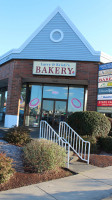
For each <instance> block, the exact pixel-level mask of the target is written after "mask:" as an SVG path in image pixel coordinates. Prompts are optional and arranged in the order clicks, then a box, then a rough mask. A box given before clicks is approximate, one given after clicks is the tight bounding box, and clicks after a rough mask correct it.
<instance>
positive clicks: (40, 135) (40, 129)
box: [39, 122, 42, 138]
mask: <svg viewBox="0 0 112 200" xmlns="http://www.w3.org/2000/svg"><path fill="white" fill-rule="evenodd" d="M41 131H42V129H41V122H40V132H39V138H41V134H42V133H41Z"/></svg>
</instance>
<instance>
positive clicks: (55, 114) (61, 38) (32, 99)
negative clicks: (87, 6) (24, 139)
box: [0, 8, 112, 127]
mask: <svg viewBox="0 0 112 200" xmlns="http://www.w3.org/2000/svg"><path fill="white" fill-rule="evenodd" d="M110 61H112V57H110V56H107V55H105V54H103V53H101V52H97V51H95V50H94V49H93V48H92V47H91V46H90V45H89V43H88V42H87V41H86V40H85V38H84V37H83V36H82V34H81V33H80V32H79V31H78V30H77V28H76V27H75V25H73V24H72V22H71V21H70V20H69V19H68V17H67V16H66V15H65V13H64V12H63V11H62V10H61V9H60V8H58V9H56V10H55V11H54V12H53V13H52V14H51V16H50V17H48V19H47V20H46V21H45V23H44V24H42V26H41V27H39V28H38V29H37V30H36V31H35V33H33V34H32V36H31V37H30V38H29V39H28V40H27V41H26V42H25V43H24V44H23V45H22V46H21V47H20V48H19V49H16V50H12V51H10V52H8V53H6V54H5V55H3V56H1V57H0V125H1V126H5V127H12V126H14V125H16V126H18V125H22V124H24V125H26V126H30V127H39V123H40V120H42V119H43V120H46V121H47V122H48V123H49V124H51V125H52V126H57V125H58V124H59V122H60V121H66V120H67V117H68V116H69V115H70V114H71V113H73V112H76V111H83V110H93V111H94V110H95V111H96V110H97V84H98V83H97V82H98V66H99V64H102V63H105V62H110Z"/></svg>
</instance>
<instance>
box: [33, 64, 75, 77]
mask: <svg viewBox="0 0 112 200" xmlns="http://www.w3.org/2000/svg"><path fill="white" fill-rule="evenodd" d="M33 74H36V75H55V76H76V63H74V62H53V61H52V62H51V61H49V62H47V61H34V62H33Z"/></svg>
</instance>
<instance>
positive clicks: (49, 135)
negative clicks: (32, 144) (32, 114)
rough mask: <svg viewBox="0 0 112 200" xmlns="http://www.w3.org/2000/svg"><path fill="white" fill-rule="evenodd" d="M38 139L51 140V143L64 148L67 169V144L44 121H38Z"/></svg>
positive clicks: (68, 150) (68, 146)
mask: <svg viewBox="0 0 112 200" xmlns="http://www.w3.org/2000/svg"><path fill="white" fill-rule="evenodd" d="M40 138H45V139H47V140H51V141H52V142H55V143H57V144H58V145H60V146H62V147H63V148H65V151H66V152H67V154H68V155H67V167H68V168H69V152H70V145H69V143H68V142H67V141H66V140H65V139H64V138H62V137H60V136H59V134H57V133H56V131H55V130H54V129H53V128H52V127H51V126H50V125H49V124H48V123H47V122H46V121H44V120H41V121H40Z"/></svg>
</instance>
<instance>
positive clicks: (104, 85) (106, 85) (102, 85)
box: [98, 82, 112, 88]
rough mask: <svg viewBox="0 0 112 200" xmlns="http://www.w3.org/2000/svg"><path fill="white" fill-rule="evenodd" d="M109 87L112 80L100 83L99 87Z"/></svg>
mask: <svg viewBox="0 0 112 200" xmlns="http://www.w3.org/2000/svg"><path fill="white" fill-rule="evenodd" d="M107 87H112V82H102V83H98V88H107Z"/></svg>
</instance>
